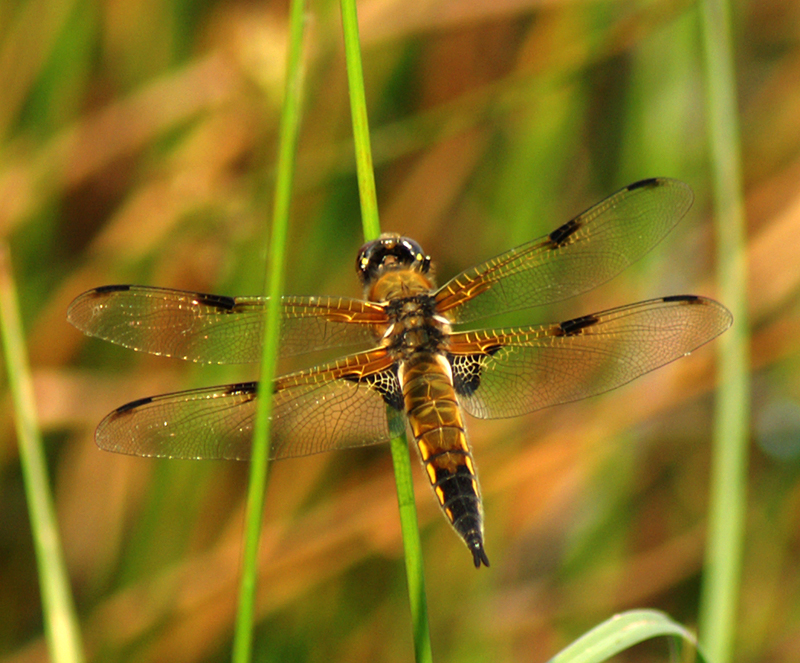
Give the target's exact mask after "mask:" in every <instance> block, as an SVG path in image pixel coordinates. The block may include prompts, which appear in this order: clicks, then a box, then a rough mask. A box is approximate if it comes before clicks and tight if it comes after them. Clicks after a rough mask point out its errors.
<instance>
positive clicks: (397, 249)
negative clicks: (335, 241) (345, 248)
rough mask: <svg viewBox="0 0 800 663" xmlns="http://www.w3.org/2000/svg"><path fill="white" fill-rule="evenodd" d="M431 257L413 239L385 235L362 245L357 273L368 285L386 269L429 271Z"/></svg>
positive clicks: (364, 283)
mask: <svg viewBox="0 0 800 663" xmlns="http://www.w3.org/2000/svg"><path fill="white" fill-rule="evenodd" d="M430 262H431V259H430V257H429V256H427V255H425V252H424V251H423V250H422V247H421V246H420V245H419V244H417V242H415V241H414V240H413V239H409V238H407V237H400V236H399V235H383V236H381V237H380V239H376V240H373V241H371V242H367V243H366V244H364V246H362V247H361V250H360V251H359V252H358V258H357V259H356V273H357V274H358V276H359V278H360V279H361V283H362V284H363V285H366V284H367V283H369V282H371V281H372V280H373V279H375V278H377V276H378V275H379V274H381V273H382V272H384V271H387V270H391V269H398V268H403V267H405V268H410V269H414V270H416V271H419V272H422V273H423V274H424V273H427V271H428V270H429V269H430Z"/></svg>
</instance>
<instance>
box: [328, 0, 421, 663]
mask: <svg viewBox="0 0 800 663" xmlns="http://www.w3.org/2000/svg"><path fill="white" fill-rule="evenodd" d="M341 8H342V27H343V30H344V49H345V58H346V63H347V81H348V90H349V94H350V111H351V113H352V118H353V140H354V144H355V153H356V168H357V172H358V191H359V199H360V201H361V222H362V225H363V227H364V238H365V239H374V238H376V237H378V235H380V232H381V230H380V221H379V218H378V202H377V196H376V194H375V174H374V172H373V168H372V151H371V148H370V136H369V121H368V117H367V102H366V95H365V92H364V74H363V70H362V67H361V45H360V39H359V34H358V16H357V13H356V3H355V0H341ZM391 450H392V462H393V465H394V475H395V486H396V487H397V504H398V508H399V510H400V530H401V533H402V536H403V551H404V555H405V563H406V579H407V583H408V598H409V605H410V609H411V621H412V629H413V634H414V654H415V658H416V660H417V661H418V662H422V661H431V660H432V652H431V638H430V626H429V624H428V604H427V599H426V596H425V575H424V568H423V563H422V544H421V543H420V537H419V526H418V523H417V508H416V502H415V501H414V485H413V481H412V478H411V458H410V456H409V452H408V441H407V440H406V436H405V435H402V436H400V437H398V438H395V439H393V440H392V442H391Z"/></svg>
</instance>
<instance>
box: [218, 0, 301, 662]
mask: <svg viewBox="0 0 800 663" xmlns="http://www.w3.org/2000/svg"><path fill="white" fill-rule="evenodd" d="M304 8H305V7H304V2H303V0H292V3H291V8H290V14H289V44H288V54H287V61H286V81H285V87H284V99H283V110H282V113H281V124H280V134H279V146H278V163H277V168H276V181H275V199H274V205H273V215H272V216H273V218H272V235H271V238H270V243H269V251H268V268H267V270H266V283H265V291H266V293H267V295H268V296H269V302H268V305H267V307H266V312H265V316H266V324H265V326H264V329H265V333H264V346H263V352H262V357H261V382H260V386H259V399H258V408H257V411H256V420H255V424H254V430H253V452H252V458H251V463H250V480H249V483H248V491H247V511H246V516H245V549H244V559H243V562H242V579H241V585H240V589H239V609H238V613H237V617H236V630H235V633H234V642H233V661H234V662H235V663H247V662H248V661H250V660H251V657H252V647H253V644H252V642H253V629H254V622H255V618H256V615H255V599H256V586H257V569H258V542H259V538H260V534H261V519H262V514H263V510H264V495H265V492H266V485H267V477H268V469H269V464H268V462H269V461H268V456H269V453H268V452H269V439H270V415H271V413H272V388H271V387H272V382H273V380H274V378H275V373H276V367H277V356H278V340H279V335H280V300H281V294H282V291H283V277H284V266H285V255H286V237H287V234H288V227H289V210H290V204H291V197H292V182H293V179H294V169H295V155H296V148H297V136H298V133H299V127H300V114H301V99H302V80H303V71H302V54H303V35H304V28H305V17H304Z"/></svg>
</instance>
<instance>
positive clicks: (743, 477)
mask: <svg viewBox="0 0 800 663" xmlns="http://www.w3.org/2000/svg"><path fill="white" fill-rule="evenodd" d="M702 7H703V39H704V42H705V50H706V53H705V67H706V89H707V103H708V126H709V134H710V139H711V153H712V170H713V177H714V204H715V211H716V214H715V216H716V223H717V227H716V233H717V256H718V270H719V296H720V299H721V300H722V301H723V302H724V303H725V305H726V306H727V307H728V308H730V310H731V311H732V312H733V317H734V324H733V327H732V328H731V329H730V330H729V331H728V333H727V334H725V335H724V336H723V337H722V338H721V339H720V341H719V345H718V348H719V382H720V387H719V391H718V395H717V402H716V412H715V425H714V452H713V461H712V463H713V464H712V475H711V503H710V506H709V509H710V511H709V530H708V544H707V549H706V550H707V552H706V563H705V575H704V578H703V588H702V594H701V604H700V636H701V639H702V642H703V643H704V646H705V648H706V651H708V654H709V656H710V657H711V658H712V659H713V660H714V661H716V662H717V663H727V662H728V661H730V660H731V655H732V652H733V638H734V632H735V623H736V613H737V607H738V596H739V586H740V575H741V564H742V561H741V560H742V547H743V543H744V520H745V504H746V497H747V490H746V482H747V442H748V430H749V423H750V421H749V419H750V418H749V414H750V403H749V401H750V384H749V374H748V367H749V351H748V347H749V338H750V329H749V322H748V315H747V300H746V291H747V267H746V231H745V218H744V204H743V201H742V174H741V161H740V148H739V126H738V121H737V104H736V84H735V77H734V69H733V62H734V58H733V48H732V43H731V21H730V8H729V5H728V3H727V2H725V1H724V0H705V1H704V2H703V3H702Z"/></svg>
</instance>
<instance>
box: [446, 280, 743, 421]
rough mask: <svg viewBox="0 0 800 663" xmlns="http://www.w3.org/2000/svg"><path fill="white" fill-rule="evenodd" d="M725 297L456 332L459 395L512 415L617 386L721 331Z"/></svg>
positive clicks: (478, 407) (466, 404) (493, 412)
mask: <svg viewBox="0 0 800 663" xmlns="http://www.w3.org/2000/svg"><path fill="white" fill-rule="evenodd" d="M731 322H732V316H731V314H730V312H729V311H728V310H727V309H726V308H725V307H724V306H722V305H721V304H719V303H717V302H715V301H713V300H711V299H706V298H703V297H695V296H693V295H682V296H677V297H665V298H662V299H653V300H650V301H646V302H640V303H638V304H631V305H629V306H622V307H620V308H615V309H610V310H608V311H603V312H601V313H595V314H593V315H587V316H583V317H581V318H575V319H573V320H568V321H566V322H562V323H560V324H554V325H548V326H542V327H528V328H522V329H508V330H484V331H475V332H468V333H463V334H453V335H452V337H451V347H450V351H451V354H450V357H449V358H450V361H451V363H452V367H453V380H454V384H455V388H456V393H457V394H458V397H459V402H460V403H461V405H462V406H463V408H464V409H465V410H466V411H467V412H469V413H470V414H471V415H473V416H475V417H479V418H481V419H494V418H500V417H513V416H517V415H520V414H525V413H527V412H532V411H534V410H539V409H541V408H545V407H549V406H551V405H557V404H559V403H569V402H572V401H577V400H580V399H582V398H587V397H588V396H594V395H596V394H601V393H603V392H606V391H609V390H611V389H615V388H616V387H619V386H621V385H623V384H626V383H627V382H630V381H631V380H634V379H635V378H637V377H639V376H641V375H644V374H645V373H647V372H649V371H652V370H653V369H656V368H658V367H660V366H663V365H664V364H668V363H669V362H671V361H674V360H675V359H678V358H679V357H682V356H684V355H687V354H689V353H690V352H692V351H693V350H695V349H697V348H698V347H700V346H701V345H703V344H704V343H707V342H708V341H710V340H711V339H713V338H715V337H716V336H718V335H719V334H721V333H722V332H724V331H725V330H726V329H727V328H728V327H730V325H731Z"/></svg>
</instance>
